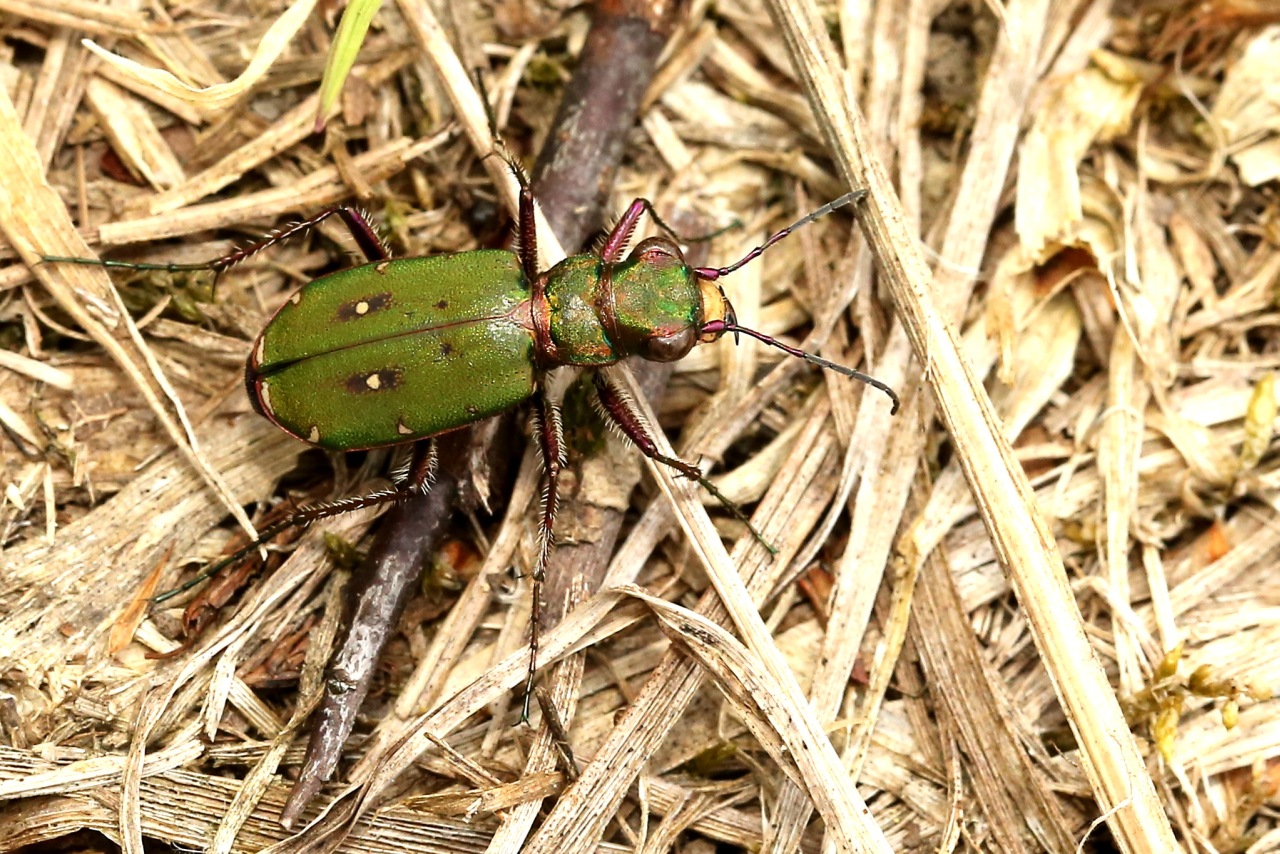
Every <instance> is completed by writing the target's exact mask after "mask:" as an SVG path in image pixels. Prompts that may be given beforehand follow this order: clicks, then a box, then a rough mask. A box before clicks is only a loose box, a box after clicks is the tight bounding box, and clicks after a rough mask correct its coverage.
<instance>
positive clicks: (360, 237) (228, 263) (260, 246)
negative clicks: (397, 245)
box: [41, 205, 391, 280]
mask: <svg viewBox="0 0 1280 854" xmlns="http://www.w3.org/2000/svg"><path fill="white" fill-rule="evenodd" d="M334 214H337V215H338V216H340V217H341V218H342V221H343V222H344V223H346V226H347V228H348V229H350V231H351V236H352V237H354V238H355V241H356V245H358V246H359V247H360V251H361V252H363V253H364V256H365V257H366V258H368V259H369V260H370V261H385V260H386V259H388V258H390V257H391V250H390V249H389V248H387V245H386V244H385V243H383V242H382V238H381V237H379V236H378V232H377V230H376V229H375V228H374V227H373V225H372V223H370V222H369V220H368V218H367V217H366V216H365V215H364V213H362V212H361V211H360V210H359V209H358V208H354V207H352V206H350V205H340V206H338V207H333V208H326V209H325V210H322V211H320V213H318V214H316V215H315V216H312V217H309V218H307V219H305V220H303V221H302V222H298V223H294V224H293V225H290V226H286V227H285V228H282V229H280V230H278V231H275V232H272V233H271V234H269V235H267V236H266V237H264V238H262V239H261V240H259V241H257V242H255V243H250V244H249V245H248V246H242V247H240V248H239V249H236V250H235V251H233V252H229V253H227V254H226V255H223V256H222V257H220V258H214V259H213V260H212V261H201V262H199V263H196V264H145V263H134V262H132V261H111V260H105V261H104V260H102V259H100V258H66V257H63V256H59V255H45V256H44V257H43V258H42V259H41V260H43V261H54V262H61V263H68V264H86V265H89V266H93V267H115V268H119V269H125V270H160V271H163V272H167V273H196V272H200V271H202V270H211V271H212V272H213V274H214V277H215V280H216V277H217V276H218V274H220V273H222V272H223V271H225V270H227V269H228V268H230V267H234V266H235V265H236V264H239V263H240V262H241V261H243V260H245V259H246V258H249V257H250V256H253V255H256V254H257V253H259V252H261V251H262V250H264V249H266V248H268V247H270V246H274V245H275V244H277V243H280V242H281V241H284V240H288V239H289V238H290V237H293V236H294V235H295V234H300V233H301V232H304V231H307V230H308V229H311V228H315V227H316V226H317V225H319V224H320V223H322V222H324V221H325V220H326V219H328V218H329V217H331V216H333V215H334Z"/></svg>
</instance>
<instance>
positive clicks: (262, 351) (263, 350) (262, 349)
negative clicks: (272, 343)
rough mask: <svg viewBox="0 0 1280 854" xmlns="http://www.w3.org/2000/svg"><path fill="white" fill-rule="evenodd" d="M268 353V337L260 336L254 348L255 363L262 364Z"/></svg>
mask: <svg viewBox="0 0 1280 854" xmlns="http://www.w3.org/2000/svg"><path fill="white" fill-rule="evenodd" d="M266 355H267V339H266V337H265V336H259V338H258V346H257V347H254V348H253V363H254V364H255V365H261V364H262V360H263V359H264V358H265V357H266Z"/></svg>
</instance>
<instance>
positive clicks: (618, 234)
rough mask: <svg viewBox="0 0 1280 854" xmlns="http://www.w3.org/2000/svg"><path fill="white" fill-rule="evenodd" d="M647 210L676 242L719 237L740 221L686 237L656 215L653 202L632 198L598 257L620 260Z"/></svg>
mask: <svg viewBox="0 0 1280 854" xmlns="http://www.w3.org/2000/svg"><path fill="white" fill-rule="evenodd" d="M645 212H648V214H649V216H650V217H651V218H652V219H653V221H654V223H655V224H656V225H657V226H658V227H659V228H661V229H662V230H663V231H665V232H666V233H667V234H669V235H671V238H672V239H673V240H675V242H676V243H703V242H705V241H707V240H711V239H712V238H715V237H719V236H720V235H721V234H724V233H725V232H726V231H728V230H729V229H732V228H738V227H739V226H741V225H742V223H741V222H740V221H738V220H734V221H733V222H731V223H729V224H728V225H726V226H725V227H724V228H718V229H716V230H715V231H713V232H710V233H709V234H699V235H698V236H697V237H686V236H684V235H683V234H677V233H676V230H675V229H673V228H672V227H671V226H669V225H667V223H666V221H665V220H663V218H662V217H660V216H658V212H657V211H656V210H654V209H653V202H651V201H649V200H648V199H645V198H638V199H633V200H632V202H631V204H630V205H628V206H627V210H626V212H625V213H623V215H622V216H621V217H620V218H619V219H618V221H617V222H616V223H614V226H613V228H612V229H611V230H610V231H609V235H608V236H607V237H606V238H605V240H604V243H602V244H601V245H600V257H601V259H602V260H604V261H605V262H606V263H608V264H616V263H618V262H619V261H621V260H622V255H623V253H624V252H626V251H627V245H628V244H630V243H631V236H632V235H633V234H634V233H635V230H636V225H637V224H638V223H639V221H640V216H641V214H643V213H645Z"/></svg>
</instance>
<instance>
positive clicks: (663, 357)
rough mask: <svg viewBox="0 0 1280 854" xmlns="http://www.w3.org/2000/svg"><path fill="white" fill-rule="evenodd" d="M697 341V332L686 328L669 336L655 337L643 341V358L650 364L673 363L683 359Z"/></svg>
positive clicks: (688, 327) (691, 328)
mask: <svg viewBox="0 0 1280 854" xmlns="http://www.w3.org/2000/svg"><path fill="white" fill-rule="evenodd" d="M697 341H698V330H697V329H696V328H694V327H692V326H686V327H685V328H684V329H681V330H680V331H679V332H674V333H672V334H671V335H655V336H654V337H652V338H647V339H645V342H644V353H643V354H642V355H643V356H644V358H646V359H648V360H649V361H651V362H674V361H677V360H679V359H683V358H684V357H685V356H687V355H688V354H689V351H690V350H692V349H693V345H694V344H696V343H697Z"/></svg>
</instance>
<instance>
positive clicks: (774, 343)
mask: <svg viewBox="0 0 1280 854" xmlns="http://www.w3.org/2000/svg"><path fill="white" fill-rule="evenodd" d="M702 331H703V333H706V334H710V335H723V334H724V333H726V332H732V333H733V334H734V335H737V334H738V333H739V332H741V333H742V334H743V335H750V336H751V337H752V338H754V339H756V340H757V341H760V342H761V343H764V344H768V345H769V346H770V347H777V348H778V349H779V350H782V351H783V352H784V353H789V354H790V355H792V356H795V357H796V358H798V359H804V360H805V361H806V362H810V363H812V364H814V365H817V366H818V367H820V368H826V369H827V370H828V371H835V372H836V373H837V374H842V375H844V376H846V377H850V378H852V379H855V380H858V381H860V382H864V383H866V384H867V385H869V386H871V387H872V388H878V389H880V391H882V392H884V393H885V394H887V395H889V400H890V401H892V402H893V408H892V409H890V410H889V414H890V415H896V414H897V412H898V407H899V406H901V405H902V401H901V399H900V398H899V397H898V393H897V392H896V391H894V390H893V389H892V388H890V387H889V386H888V384H886V383H883V382H881V381H880V380H878V379H876V378H875V377H873V376H871V375H870V374H864V373H863V372H862V371H856V370H854V369H853V368H848V367H845V366H844V365H838V364H836V363H835V362H829V361H827V360H826V359H824V358H822V357H821V356H815V355H813V354H812V353H806V352H805V351H804V350H801V349H800V348H799V347H792V346H791V345H790V344H784V343H782V342H781V341H779V340H778V339H777V338H774V337H773V336H772V335H765V334H764V333H763V332H757V331H756V330H754V329H748V328H747V327H745V326H739V325H738V324H737V323H735V322H733V321H732V320H712V321H708V322H707V323H705V324H703V326H702Z"/></svg>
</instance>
